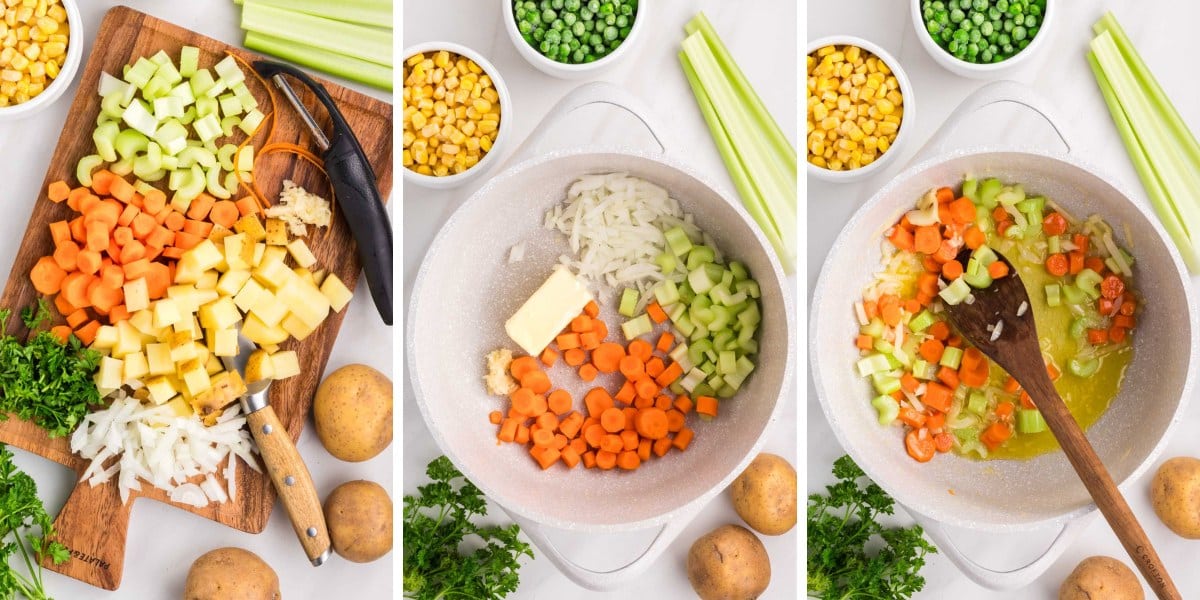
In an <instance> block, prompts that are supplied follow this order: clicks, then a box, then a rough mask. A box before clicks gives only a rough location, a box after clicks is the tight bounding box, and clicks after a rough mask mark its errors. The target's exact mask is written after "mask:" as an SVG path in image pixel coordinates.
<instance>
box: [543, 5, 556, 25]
mask: <svg viewBox="0 0 1200 600" xmlns="http://www.w3.org/2000/svg"><path fill="white" fill-rule="evenodd" d="M557 17H558V13H556V12H554V9H552V8H547V9H546V10H543V11H542V22H543V23H549V22H551V21H553V20H554V19H556V18H557Z"/></svg>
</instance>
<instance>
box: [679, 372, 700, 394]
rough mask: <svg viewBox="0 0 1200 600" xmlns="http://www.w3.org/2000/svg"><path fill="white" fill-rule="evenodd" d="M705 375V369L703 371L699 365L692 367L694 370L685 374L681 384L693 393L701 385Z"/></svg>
mask: <svg viewBox="0 0 1200 600" xmlns="http://www.w3.org/2000/svg"><path fill="white" fill-rule="evenodd" d="M704 377H705V373H704V371H701V370H700V368H699V367H692V370H690V371H688V373H687V375H684V376H683V379H682V380H681V381H680V382H679V385H680V387H682V388H683V389H684V390H686V391H687V392H689V393H691V392H694V391H695V390H696V387H697V386H698V385H700V383H701V382H702V381H704Z"/></svg>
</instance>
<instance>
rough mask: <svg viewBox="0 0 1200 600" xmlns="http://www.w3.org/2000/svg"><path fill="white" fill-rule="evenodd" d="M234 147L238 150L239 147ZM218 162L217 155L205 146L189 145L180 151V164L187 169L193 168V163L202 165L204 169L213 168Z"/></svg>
mask: <svg viewBox="0 0 1200 600" xmlns="http://www.w3.org/2000/svg"><path fill="white" fill-rule="evenodd" d="M234 149H235V150H236V149H237V147H236V146H235V147H234ZM217 163H218V161H217V158H216V156H215V155H214V154H213V153H212V152H209V151H208V150H205V149H204V148H198V147H196V146H188V147H187V148H184V149H183V151H182V152H180V153H179V164H180V165H181V166H182V167H184V168H186V169H190V168H192V165H200V168H202V169H211V168H213V167H214V166H216V165H217Z"/></svg>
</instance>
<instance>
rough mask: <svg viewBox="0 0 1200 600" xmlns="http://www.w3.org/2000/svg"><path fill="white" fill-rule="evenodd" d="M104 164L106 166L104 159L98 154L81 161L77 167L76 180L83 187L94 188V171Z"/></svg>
mask: <svg viewBox="0 0 1200 600" xmlns="http://www.w3.org/2000/svg"><path fill="white" fill-rule="evenodd" d="M102 164H104V159H103V158H100V156H99V155H96V154H89V155H87V156H85V157H83V158H81V159H79V163H78V164H76V165H75V180H76V181H78V182H79V185H82V186H83V187H92V171H95V170H96V167H99V166H100V165H102Z"/></svg>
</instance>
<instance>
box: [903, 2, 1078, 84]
mask: <svg viewBox="0 0 1200 600" xmlns="http://www.w3.org/2000/svg"><path fill="white" fill-rule="evenodd" d="M911 4H912V21H913V27H914V28H915V29H916V31H917V39H919V40H921V45H922V46H924V47H925V50H926V51H927V52H929V55H930V56H932V57H933V59H934V60H935V61H937V63H938V64H940V65H942V66H943V67H945V68H946V69H947V70H949V71H951V72H953V73H956V74H958V75H961V76H963V77H972V78H977V79H982V78H988V77H994V76H996V75H999V74H1001V73H1004V72H1007V71H1009V70H1011V69H1013V68H1015V67H1017V66H1018V65H1020V64H1021V63H1022V62H1024V61H1025V60H1027V59H1028V58H1029V57H1030V56H1032V55H1033V54H1034V53H1035V52H1036V51H1037V49H1038V48H1039V47H1041V46H1044V45H1046V43H1047V42H1046V38H1047V37H1048V33H1049V32H1050V26H1051V25H1052V24H1053V22H1054V18H1055V15H1056V13H1057V12H1058V11H1057V8H1058V7H1057V6H1055V4H1056V3H1055V2H1054V1H1053V0H912V3H911Z"/></svg>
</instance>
